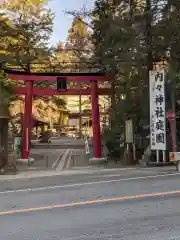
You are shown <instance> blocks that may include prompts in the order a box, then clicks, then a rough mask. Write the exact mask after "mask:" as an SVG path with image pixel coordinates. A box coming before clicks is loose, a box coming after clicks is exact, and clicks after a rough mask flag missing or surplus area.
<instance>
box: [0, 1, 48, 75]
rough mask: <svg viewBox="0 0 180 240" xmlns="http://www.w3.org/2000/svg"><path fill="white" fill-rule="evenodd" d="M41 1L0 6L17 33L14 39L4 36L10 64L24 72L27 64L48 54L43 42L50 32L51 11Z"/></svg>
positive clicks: (46, 57) (46, 42) (27, 68)
mask: <svg viewBox="0 0 180 240" xmlns="http://www.w3.org/2000/svg"><path fill="white" fill-rule="evenodd" d="M42 2H43V1H25V0H21V1H16V2H14V1H12V3H10V2H9V1H8V2H7V3H5V4H4V5H1V10H4V11H5V16H6V17H7V18H10V19H11V22H12V27H13V28H14V29H16V32H17V36H16V38H8V39H5V40H6V45H7V51H8V52H10V53H11V59H13V60H14V65H19V66H21V67H23V68H24V70H26V71H29V64H31V63H33V62H34V61H36V62H38V61H44V60H48V57H49V50H48V47H47V44H48V41H49V38H50V35H51V33H52V24H53V22H52V21H53V14H52V12H51V11H50V10H46V9H45V8H44V5H43V4H42Z"/></svg>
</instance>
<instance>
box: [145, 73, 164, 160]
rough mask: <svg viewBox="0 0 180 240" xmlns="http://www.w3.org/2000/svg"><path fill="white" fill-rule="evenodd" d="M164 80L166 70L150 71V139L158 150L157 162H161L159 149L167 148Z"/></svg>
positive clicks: (153, 148) (152, 145)
mask: <svg viewBox="0 0 180 240" xmlns="http://www.w3.org/2000/svg"><path fill="white" fill-rule="evenodd" d="M164 80H165V72H164V70H162V71H150V72H149V92H150V139H151V140H150V141H151V149H152V150H156V156H157V163H158V162H159V151H161V150H162V151H165V150H166V114H165V87H164ZM164 154H165V153H164ZM164 154H163V156H164ZM164 161H165V160H164Z"/></svg>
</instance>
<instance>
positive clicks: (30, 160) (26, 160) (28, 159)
mask: <svg viewBox="0 0 180 240" xmlns="http://www.w3.org/2000/svg"><path fill="white" fill-rule="evenodd" d="M34 161H35V159H34V158H26V159H22V158H18V159H16V162H17V163H26V164H28V163H30V164H31V163H34Z"/></svg>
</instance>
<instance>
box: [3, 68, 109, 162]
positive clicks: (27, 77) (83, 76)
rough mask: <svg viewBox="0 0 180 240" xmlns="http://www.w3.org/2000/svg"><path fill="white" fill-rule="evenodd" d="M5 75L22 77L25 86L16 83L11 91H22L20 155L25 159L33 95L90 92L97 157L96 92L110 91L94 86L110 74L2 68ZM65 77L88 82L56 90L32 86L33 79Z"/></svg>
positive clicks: (97, 111) (97, 123) (97, 118)
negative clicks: (71, 87)
mask: <svg viewBox="0 0 180 240" xmlns="http://www.w3.org/2000/svg"><path fill="white" fill-rule="evenodd" d="M6 73H7V74H8V77H9V78H10V79H14V80H23V81H24V83H25V84H26V87H16V89H15V93H16V94H19V95H25V108H24V118H23V136H22V158H23V159H28V157H29V154H30V136H31V116H32V99H33V95H38V96H44V95H48V96H52V95H91V101H92V127H93V146H94V154H93V155H94V158H101V157H102V155H101V137H100V116H99V103H98V95H110V94H111V89H110V88H98V84H97V82H98V81H101V82H106V81H111V80H112V77H111V76H106V75H104V74H103V73H100V72H98V73H51V72H50V73H30V74H29V73H25V72H21V71H14V70H6ZM64 77H66V79H67V81H68V80H69V81H77V82H80V81H83V82H86V83H89V84H90V87H88V88H87V89H69V90H68V89H67V90H66V91H57V90H56V89H49V88H33V81H57V78H58V80H59V79H60V78H64Z"/></svg>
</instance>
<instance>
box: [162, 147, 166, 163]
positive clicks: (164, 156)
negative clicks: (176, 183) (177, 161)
mask: <svg viewBox="0 0 180 240" xmlns="http://www.w3.org/2000/svg"><path fill="white" fill-rule="evenodd" d="M163 162H164V163H165V162H166V151H165V150H163Z"/></svg>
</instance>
